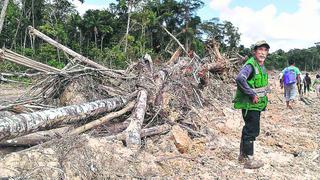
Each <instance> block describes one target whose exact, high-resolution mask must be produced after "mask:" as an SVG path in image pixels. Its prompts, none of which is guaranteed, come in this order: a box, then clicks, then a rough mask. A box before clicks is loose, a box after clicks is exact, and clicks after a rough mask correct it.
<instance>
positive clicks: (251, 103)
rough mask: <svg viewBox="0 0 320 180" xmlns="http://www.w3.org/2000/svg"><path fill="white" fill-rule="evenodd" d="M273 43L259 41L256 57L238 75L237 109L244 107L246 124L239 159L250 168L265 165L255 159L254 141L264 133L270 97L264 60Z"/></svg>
mask: <svg viewBox="0 0 320 180" xmlns="http://www.w3.org/2000/svg"><path fill="white" fill-rule="evenodd" d="M269 49H270V46H269V44H268V43H267V42H266V41H258V42H257V43H256V44H255V45H254V48H253V57H251V58H250V59H248V60H247V62H246V63H245V65H244V66H243V67H242V69H241V70H240V73H239V74H238V76H237V77H236V82H237V92H236V96H235V99H234V101H233V102H234V108H235V109H242V117H243V119H244V123H245V125H244V126H243V129H242V136H241V143H240V155H239V158H238V160H239V162H240V163H244V167H245V168H248V169H257V168H260V167H262V166H263V165H264V164H263V162H262V161H259V160H256V159H254V158H253V154H254V149H253V147H254V141H255V140H256V137H257V136H258V135H259V133H260V114H261V111H264V110H265V108H266V106H267V103H268V98H267V96H266V94H267V92H268V91H269V88H268V73H267V70H266V68H265V66H264V61H265V60H266V58H267V55H268V53H269Z"/></svg>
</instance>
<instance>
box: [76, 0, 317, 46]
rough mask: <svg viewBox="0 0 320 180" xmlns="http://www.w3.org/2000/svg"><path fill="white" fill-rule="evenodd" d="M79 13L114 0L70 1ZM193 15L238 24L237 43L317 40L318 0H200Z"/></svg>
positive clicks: (305, 43)
mask: <svg viewBox="0 0 320 180" xmlns="http://www.w3.org/2000/svg"><path fill="white" fill-rule="evenodd" d="M72 2H73V3H74V4H75V6H76V8H77V9H78V11H79V12H80V14H83V13H84V12H85V11H86V10H87V9H104V8H107V7H108V6H109V3H111V2H115V0H104V1H103V0H85V3H84V4H81V3H79V1H77V0H73V1H72ZM203 2H204V3H205V5H204V7H203V8H202V9H200V10H198V12H197V15H198V16H200V17H201V19H202V20H210V19H212V18H214V17H218V18H219V19H220V20H221V21H225V20H226V21H230V22H232V24H233V25H234V26H236V27H238V28H239V33H240V34H241V40H240V44H243V45H244V46H245V47H250V46H251V45H252V44H254V43H255V42H256V41H258V40H266V41H267V42H268V43H269V44H270V46H271V48H270V51H271V52H273V51H276V50H278V49H282V50H284V51H288V50H290V49H294V48H299V49H302V48H308V47H312V46H315V44H314V43H315V42H320V0H203Z"/></svg>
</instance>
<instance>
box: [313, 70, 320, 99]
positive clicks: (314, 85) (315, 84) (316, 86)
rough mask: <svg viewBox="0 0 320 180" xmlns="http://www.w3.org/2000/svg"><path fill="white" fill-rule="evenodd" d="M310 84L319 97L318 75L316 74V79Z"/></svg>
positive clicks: (319, 81) (319, 83)
mask: <svg viewBox="0 0 320 180" xmlns="http://www.w3.org/2000/svg"><path fill="white" fill-rule="evenodd" d="M312 86H313V87H314V88H315V89H316V93H317V97H320V75H319V74H317V75H316V79H315V80H314V82H313V84H312Z"/></svg>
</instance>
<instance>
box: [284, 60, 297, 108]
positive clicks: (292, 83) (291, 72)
mask: <svg viewBox="0 0 320 180" xmlns="http://www.w3.org/2000/svg"><path fill="white" fill-rule="evenodd" d="M282 73H283V77H282V80H281V81H282V84H281V86H282V87H284V97H285V99H286V105H287V108H289V109H292V106H291V105H290V102H292V101H294V99H295V97H296V95H297V85H296V84H297V82H298V83H299V82H300V81H301V79H300V74H301V72H300V70H299V68H297V67H296V66H295V63H294V61H293V60H289V66H288V67H286V68H285V69H284V70H283V71H282Z"/></svg>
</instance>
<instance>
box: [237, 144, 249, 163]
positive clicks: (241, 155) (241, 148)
mask: <svg viewBox="0 0 320 180" xmlns="http://www.w3.org/2000/svg"><path fill="white" fill-rule="evenodd" d="M245 158H247V156H246V155H245V154H244V153H243V141H242V140H241V142H240V153H239V157H238V161H239V163H240V164H242V163H244V162H245Z"/></svg>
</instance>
